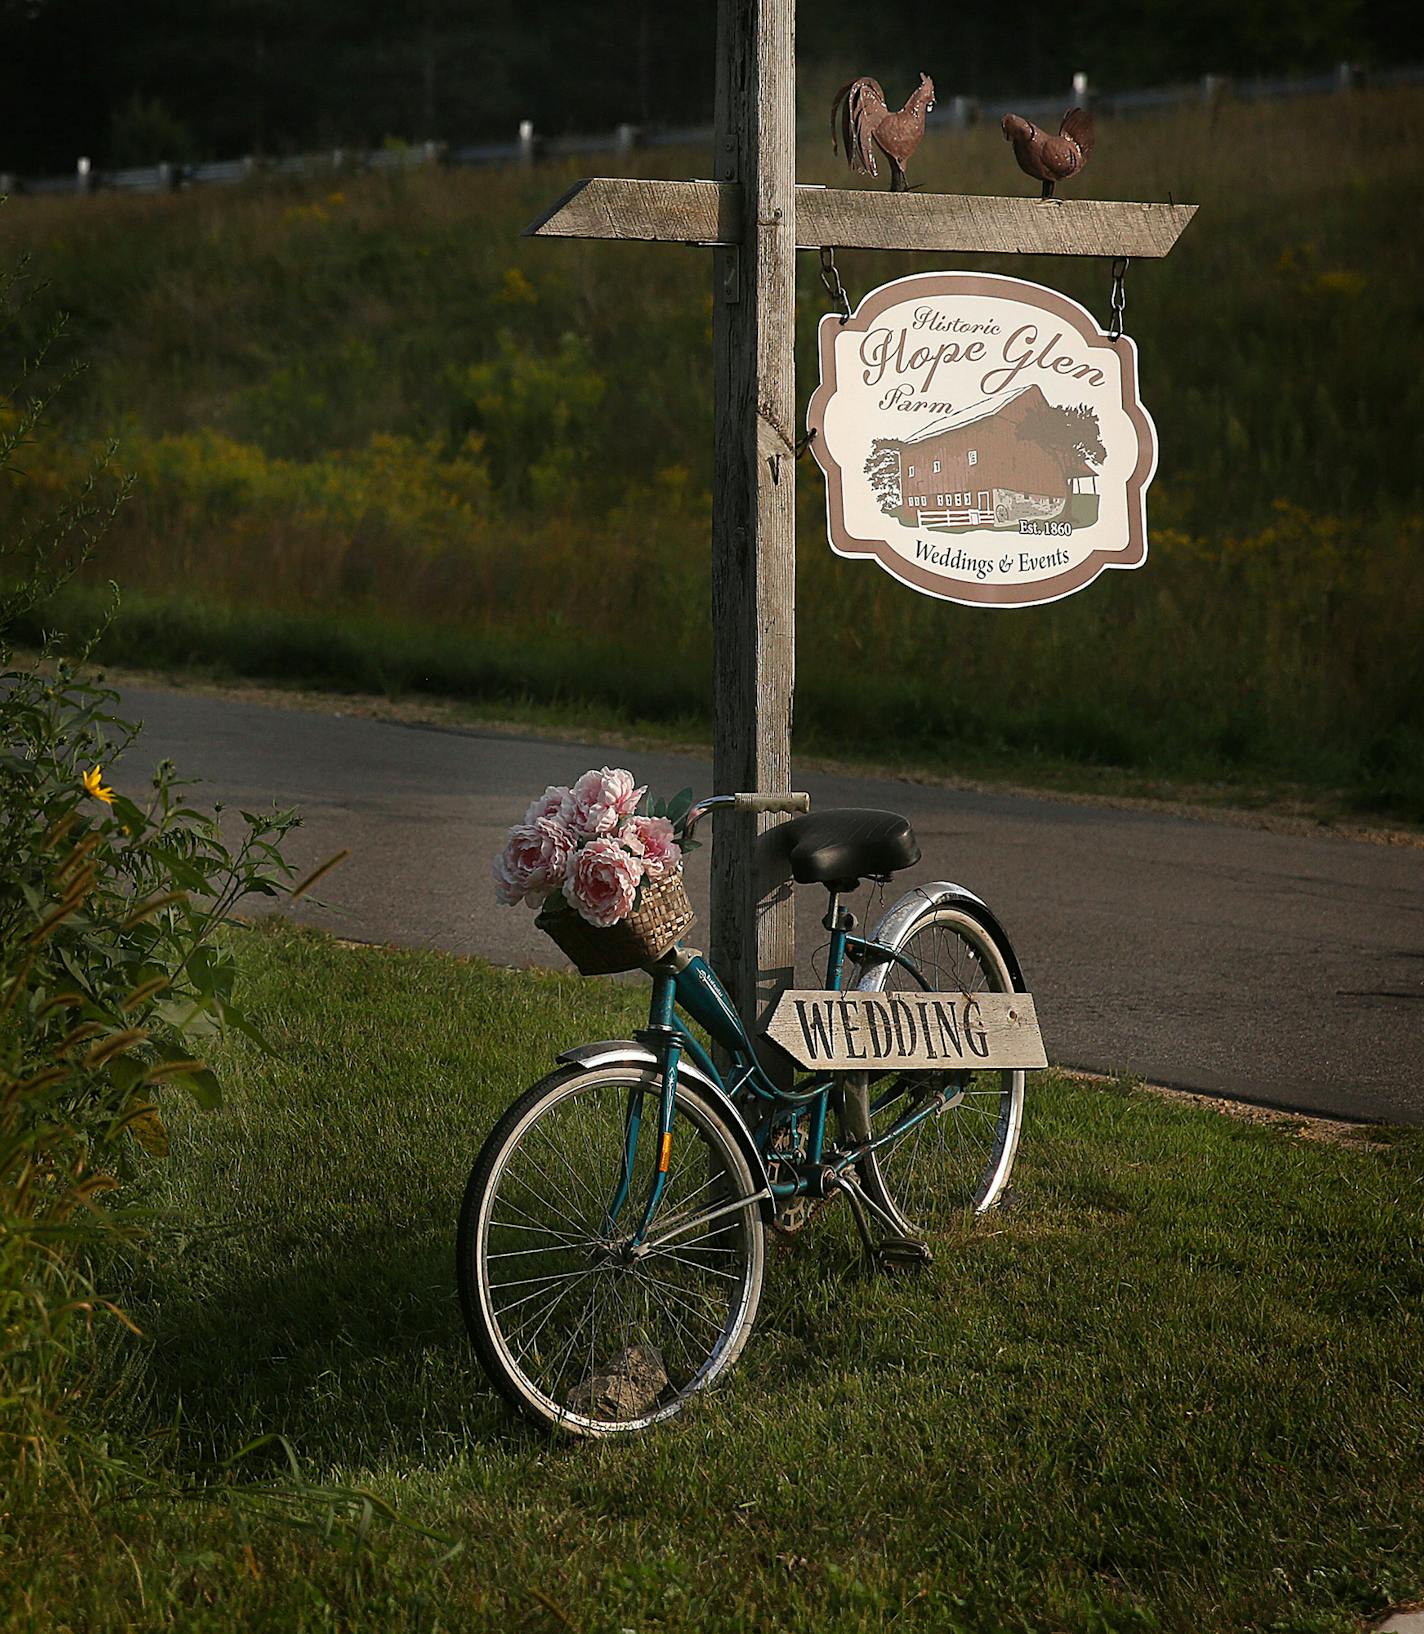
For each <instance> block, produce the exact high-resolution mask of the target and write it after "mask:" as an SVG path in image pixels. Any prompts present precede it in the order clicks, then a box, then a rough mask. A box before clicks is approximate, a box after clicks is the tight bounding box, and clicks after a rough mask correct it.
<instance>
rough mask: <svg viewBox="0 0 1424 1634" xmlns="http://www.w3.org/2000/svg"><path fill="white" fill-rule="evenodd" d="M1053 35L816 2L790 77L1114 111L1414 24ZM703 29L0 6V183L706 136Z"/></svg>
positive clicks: (593, 17)
mask: <svg viewBox="0 0 1424 1634" xmlns="http://www.w3.org/2000/svg"><path fill="white" fill-rule="evenodd" d="M1058 12H1059V8H1052V10H1050V7H1049V5H1048V4H1047V0H1024V3H1023V4H1021V5H1018V6H1015V7H1012V8H1006V7H1000V8H992V7H981V8H977V9H976V10H973V11H971V12H969V13H967V14H966V13H965V12H963V11H962V10H958V9H955V8H949V7H945V6H944V5H942V4H931V3H930V0H900V3H899V4H897V5H895V6H893V7H891V6H877V7H865V6H862V5H853V4H851V3H850V0H818V3H817V4H816V5H815V6H810V5H807V6H803V7H802V8H801V15H800V16H799V17H798V47H797V49H798V59H799V63H800V66H801V68H802V70H803V72H804V71H808V70H809V71H811V72H813V73H814V72H815V71H816V70H819V69H824V70H826V71H828V72H829V71H831V70H843V69H851V70H855V71H872V72H874V73H875V74H877V75H878V76H879V77H880V78H881V79H882V80H883V82H884V83H885V85H886V86H887V88H888V87H890V86H891V85H895V86H900V85H901V84H902V83H904V84H906V85H909V84H913V82H914V79H913V76H914V74H915V72H916V71H918V70H921V69H924V70H926V71H928V72H931V73H933V74H934V76H935V80H936V84H937V86H938V89H939V94H940V97H941V99H942V100H943V99H946V98H948V97H950V96H952V95H954V94H956V93H962V94H968V95H976V96H993V95H1001V94H1009V93H1041V94H1052V93H1054V92H1055V91H1058V90H1059V89H1065V90H1066V88H1067V85H1068V83H1069V80H1070V76H1071V75H1072V73H1073V71H1074V70H1075V69H1080V68H1082V69H1086V70H1087V71H1088V72H1089V73H1090V74H1091V75H1092V77H1093V81H1094V83H1095V84H1099V85H1101V86H1103V87H1105V88H1111V87H1112V86H1114V85H1116V86H1133V85H1144V84H1155V83H1160V82H1165V81H1170V80H1175V79H1183V78H1190V77H1193V76H1196V75H1200V74H1202V73H1206V72H1212V73H1222V74H1237V75H1249V74H1252V73H1261V72H1273V73H1279V72H1287V71H1291V70H1310V69H1321V68H1325V67H1328V66H1330V65H1332V64H1334V63H1336V62H1339V61H1343V60H1350V61H1354V62H1357V63H1363V64H1366V65H1368V64H1371V63H1376V62H1397V61H1400V60H1401V59H1403V60H1409V59H1410V58H1411V57H1417V56H1420V55H1424V10H1421V9H1420V8H1417V7H1416V8H1402V9H1401V8H1396V7H1388V6H1385V5H1384V4H1383V0H1318V3H1317V0H1271V3H1269V4H1267V3H1266V0H1205V3H1204V5H1198V6H1195V7H1191V8H1184V7H1182V6H1180V5H1176V4H1168V3H1167V0H1147V3H1146V4H1144V5H1143V6H1140V7H1123V6H1121V5H1118V4H1109V3H1107V0H1085V3H1084V4H1083V5H1081V6H1079V7H1078V8H1076V9H1075V11H1074V14H1073V28H1072V38H1071V40H1065V38H1064V30H1063V28H1062V27H1061V25H1060V22H1059V16H1058ZM715 15H716V7H715V6H714V5H712V4H711V3H710V0H704V3H703V4H699V5H695V6H671V5H664V4H659V3H658V0H605V3H604V4H602V5H599V6H590V5H587V4H584V3H581V0H546V3H545V4H543V5H540V6H527V5H518V4H515V3H514V0H480V3H478V4H474V5H470V4H467V3H461V0H380V3H379V4H378V3H377V0H347V3H344V4H342V5H339V6H338V5H336V4H335V3H334V0H209V3H207V4H204V5H201V6H192V5H181V4H179V3H178V0H128V3H127V4H125V5H122V6H118V5H114V4H113V3H112V0H3V3H0V105H3V106H4V108H5V110H6V116H7V117H6V135H5V142H4V146H3V149H0V167H3V168H4V169H7V170H18V171H28V170H56V171H64V170H68V169H70V168H71V167H72V166H73V164H74V161H75V158H76V157H77V156H78V155H80V154H87V155H89V156H90V157H91V158H92V159H93V160H94V162H95V163H96V164H97V165H100V166H113V165H119V164H125V163H151V162H153V161H155V160H158V159H160V158H165V159H180V160H181V159H186V158H194V157H232V156H236V155H239V154H243V153H278V152H282V151H284V150H288V149H293V148H299V147H304V146H305V147H310V146H320V145H347V146H362V145H366V146H369V145H376V144H379V143H380V142H381V141H382V140H384V139H385V138H386V137H388V136H389V137H398V138H402V139H405V140H426V139H431V138H438V139H443V140H447V141H452V142H462V141H470V140H477V139H498V138H506V139H509V138H512V136H513V134H514V132H515V130H516V128H517V126H518V122H519V121H520V120H521V119H523V118H532V119H534V121H535V123H536V125H537V127H538V128H539V129H540V130H542V131H546V132H549V133H552V134H558V133H562V132H568V131H578V130H585V131H588V130H594V131H607V130H610V129H611V128H612V127H613V126H614V125H616V124H618V123H621V122H623V121H633V122H636V123H642V124H652V125H664V126H677V125H684V124H688V123H693V122H705V121H706V120H708V119H710V117H711V110H712V89H713V55H714V44H715V40H714V36H715ZM803 111H804V110H803ZM160 146H161V147H162V148H163V149H165V150H166V151H162V152H160V151H158V147H160ZM149 148H152V149H153V151H148V149H149Z"/></svg>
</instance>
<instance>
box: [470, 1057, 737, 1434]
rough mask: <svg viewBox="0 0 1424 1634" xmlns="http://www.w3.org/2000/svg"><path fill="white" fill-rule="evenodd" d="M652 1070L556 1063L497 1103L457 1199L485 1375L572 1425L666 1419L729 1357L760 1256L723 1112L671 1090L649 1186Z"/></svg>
mask: <svg viewBox="0 0 1424 1634" xmlns="http://www.w3.org/2000/svg"><path fill="white" fill-rule="evenodd" d="M660 1097H661V1080H660V1077H659V1074H658V1073H657V1072H655V1071H653V1070H652V1069H650V1068H646V1069H645V1068H637V1067H632V1068H629V1067H607V1068H581V1067H577V1066H572V1067H567V1068H564V1069H563V1070H561V1071H559V1072H556V1073H553V1074H552V1075H551V1076H550V1077H548V1078H545V1079H543V1080H542V1081H541V1082H540V1083H538V1084H535V1085H534V1087H533V1088H532V1089H530V1090H528V1091H527V1092H526V1093H525V1094H524V1095H522V1096H521V1097H520V1098H519V1100H517V1101H516V1102H515V1103H514V1104H513V1106H511V1107H510V1108H509V1110H508V1111H507V1112H506V1113H505V1115H504V1117H503V1118H501V1119H500V1121H499V1123H498V1124H497V1125H496V1127H495V1129H494V1131H493V1132H492V1133H491V1135H490V1137H489V1139H488V1140H487V1141H486V1142H485V1145H484V1149H483V1150H482V1151H481V1153H480V1156H479V1158H478V1160H477V1161H476V1163H475V1167H474V1170H473V1172H472V1173H471V1175H470V1181H469V1185H468V1186H467V1188H466V1191H465V1201H464V1206H463V1208H462V1209H461V1213H460V1231H459V1242H458V1249H457V1271H458V1279H459V1286H460V1299H461V1304H462V1306H463V1308H464V1313H465V1320H466V1323H467V1325H468V1326H469V1329H470V1334H471V1337H472V1338H473V1340H474V1344H475V1349H476V1351H477V1352H478V1354H479V1357H480V1360H481V1361H482V1362H483V1364H484V1366H485V1369H486V1371H487V1372H488V1373H489V1375H490V1377H491V1379H492V1380H493V1381H494V1383H495V1385H496V1386H497V1387H498V1388H499V1390H500V1391H501V1393H502V1394H503V1395H504V1396H505V1397H506V1399H507V1400H509V1401H510V1402H511V1403H512V1404H513V1405H514V1406H515V1407H517V1408H518V1409H519V1410H520V1411H521V1412H523V1413H525V1414H526V1415H527V1416H529V1417H531V1418H534V1419H536V1420H539V1421H541V1422H543V1423H546V1424H552V1425H556V1426H558V1427H559V1428H561V1429H565V1430H569V1431H572V1432H574V1433H575V1434H580V1435H609V1434H615V1433H617V1432H620V1431H631V1430H641V1429H645V1428H646V1427H647V1426H648V1425H651V1424H655V1423H657V1422H658V1421H659V1420H661V1419H665V1418H669V1417H670V1416H671V1415H672V1414H673V1413H675V1412H677V1411H678V1409H679V1408H680V1407H681V1406H682V1405H683V1403H684V1402H685V1401H686V1400H687V1398H688V1397H689V1396H690V1395H691V1394H693V1392H694V1391H697V1390H701V1389H704V1388H705V1387H706V1386H708V1385H709V1384H711V1383H712V1381H713V1380H714V1379H716V1378H717V1377H718V1375H719V1374H721V1373H722V1372H724V1371H725V1370H726V1369H727V1368H728V1367H729V1366H731V1364H732V1363H733V1362H734V1361H735V1360H736V1358H737V1356H738V1354H739V1353H740V1351H741V1349H742V1346H743V1345H744V1344H745V1343H746V1339H747V1335H748V1334H749V1333H750V1331H751V1327H752V1323H753V1322H754V1321H755V1319H756V1311H757V1304H758V1302H759V1300H760V1298H761V1288H762V1278H763V1274H764V1265H765V1258H764V1255H765V1244H764V1236H763V1226H762V1220H761V1215H760V1204H759V1202H758V1201H757V1193H758V1190H759V1186H758V1183H757V1182H756V1181H755V1180H754V1178H753V1175H752V1170H751V1166H750V1164H749V1163H748V1161H747V1159H746V1157H745V1156H744V1155H743V1152H742V1150H741V1148H740V1147H739V1145H738V1144H737V1141H736V1138H735V1137H734V1135H733V1134H732V1132H731V1130H730V1128H729V1125H728V1122H727V1118H726V1116H725V1115H724V1114H723V1113H722V1112H721V1110H720V1109H719V1108H718V1107H716V1106H715V1105H713V1104H712V1103H711V1102H710V1101H709V1100H707V1099H705V1098H704V1097H703V1096H702V1095H700V1094H698V1093H697V1092H696V1091H694V1090H689V1089H687V1088H686V1087H682V1086H680V1087H679V1089H678V1093H677V1102H676V1119H675V1121H674V1125H673V1143H672V1149H671V1155H670V1159H669V1164H668V1170H667V1180H666V1185H665V1188H664V1191H663V1194H662V1198H661V1201H660V1203H659V1206H658V1210H657V1213H656V1216H655V1217H654V1221H653V1225H652V1228H651V1229H650V1231H649V1232H648V1234H647V1238H646V1240H645V1242H644V1243H643V1244H642V1245H641V1246H640V1247H638V1248H634V1247H633V1245H632V1242H631V1238H632V1235H633V1233H634V1231H635V1230H636V1228H637V1227H638V1225H639V1223H640V1222H641V1220H642V1216H643V1210H644V1205H645V1203H646V1200H647V1198H648V1196H649V1192H650V1188H651V1186H652V1184H653V1180H654V1177H655V1175H656V1173H657V1168H658V1163H659V1159H660V1156H661V1150H660V1148H661V1142H660V1139H659V1134H658V1108H659V1101H660Z"/></svg>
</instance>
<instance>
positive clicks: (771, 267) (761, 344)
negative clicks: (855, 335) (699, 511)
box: [711, 0, 796, 1025]
mask: <svg viewBox="0 0 1424 1634" xmlns="http://www.w3.org/2000/svg"><path fill="white" fill-rule="evenodd" d="M794 16H795V6H794V0H718V7H717V35H718V38H717V101H716V109H717V111H716V126H715V136H714V148H713V151H714V154H715V157H716V178H717V180H718V181H721V182H734V183H738V184H740V192H741V206H742V226H741V232H740V233H739V234H738V241H736V242H733V243H731V244H727V245H724V246H721V247H719V248H718V249H717V250H716V251H715V254H714V271H713V313H714V315H713V324H712V350H713V390H714V394H715V400H716V401H715V408H714V416H715V426H716V452H715V457H714V463H713V470H714V477H713V503H712V640H713V689H714V702H713V721H714V724H713V739H712V765H713V778H712V780H713V785H714V787H715V788H716V789H717V791H718V792H719V793H735V792H737V791H739V790H752V789H755V790H758V791H761V792H763V793H777V794H779V793H784V792H786V791H787V790H789V789H790V787H791V697H792V686H793V676H794V664H795V651H794V649H795V635H796V631H795V612H794V604H795V582H796V512H795V488H796V480H795V473H796V460H795V430H794V428H795V425H796V401H795V352H794V343H795V316H796V307H795V301H796V232H795V187H796V174H795V172H796V74H795V66H794V65H795V61H796V56H795V24H794ZM780 820H781V819H779V818H767V817H761V818H756V819H752V818H749V817H739V816H727V815H724V816H721V817H719V818H718V819H717V822H718V824H719V826H718V828H717V829H716V830H715V832H714V838H713V843H712V923H711V932H712V936H711V940H712V948H711V952H712V959H713V963H714V965H715V966H716V969H717V970H718V972H719V973H720V974H721V975H722V977H723V978H724V979H725V980H726V981H727V983H728V986H729V987H730V989H731V992H732V996H733V997H734V998H735V999H736V1001H737V1004H738V1006H739V1008H740V1009H741V1012H742V1014H743V1016H744V1017H745V1018H746V1019H747V1021H748V1022H749V1023H751V1024H753V1025H756V1024H757V1023H758V1022H759V1021H760V1020H761V1018H763V1017H764V1016H766V1015H767V1014H768V1013H769V1011H770V1009H771V1007H772V1006H773V1005H774V1004H775V1002H776V999H777V997H778V995H779V993H780V992H781V990H782V989H783V988H785V987H788V986H790V985H791V984H792V974H793V968H794V964H795V945H794V920H793V917H792V905H791V892H790V889H789V887H788V886H786V885H782V886H781V887H780V888H779V889H777V890H776V891H774V892H773V893H772V894H771V895H770V896H768V897H766V898H764V899H763V898H761V887H760V884H759V882H758V880H757V877H756V869H755V867H754V865H753V864H754V845H755V835H756V831H757V828H759V827H765V826H767V824H768V823H770V822H776V821H780ZM758 973H759V974H760V981H758V980H757V976H758Z"/></svg>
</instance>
